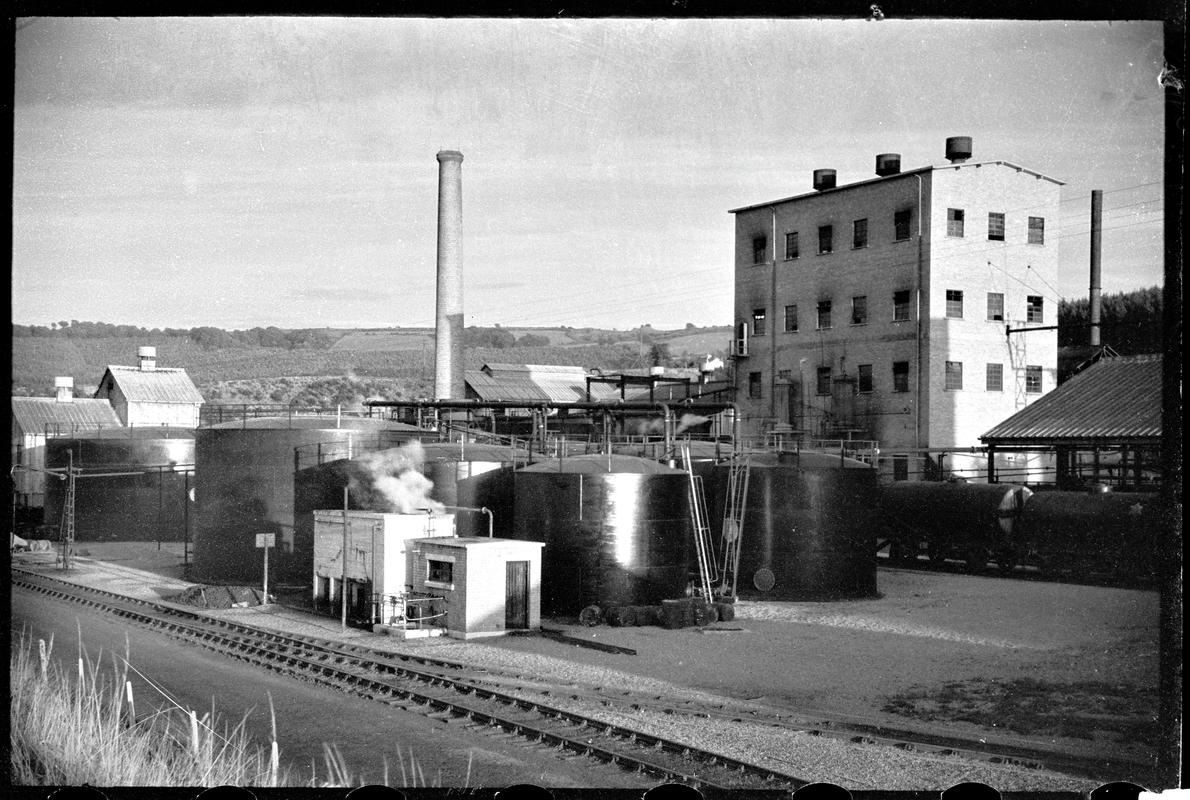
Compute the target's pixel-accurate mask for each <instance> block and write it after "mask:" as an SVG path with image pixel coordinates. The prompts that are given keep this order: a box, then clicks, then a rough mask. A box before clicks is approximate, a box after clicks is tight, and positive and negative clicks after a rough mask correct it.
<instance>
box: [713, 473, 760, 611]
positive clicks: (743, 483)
mask: <svg viewBox="0 0 1190 800" xmlns="http://www.w3.org/2000/svg"><path fill="white" fill-rule="evenodd" d="M751 473H752V468H751V464H750V463H749V459H748V456H747V455H746V454H745V455H744V457H743V458H742V459H741V458H739V457H733V458H732V460H731V467H730V469H729V471H728V476H727V503H726V504H725V505H724V508H723V569H722V570H720V573H719V574H720V576H721V577H722V581H721V583H720V584H719V595H720V596H721V597H731V598H734V597H735V596H736V579H737V578H738V577H739V571H740V542H741V541H742V540H743V534H744V509H745V506H746V503H747V501H748V477H749V476H750V475H751Z"/></svg>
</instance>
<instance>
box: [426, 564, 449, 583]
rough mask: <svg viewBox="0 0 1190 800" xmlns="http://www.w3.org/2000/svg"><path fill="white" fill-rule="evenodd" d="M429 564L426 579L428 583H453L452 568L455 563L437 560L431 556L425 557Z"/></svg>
mask: <svg viewBox="0 0 1190 800" xmlns="http://www.w3.org/2000/svg"><path fill="white" fill-rule="evenodd" d="M426 563H427V564H428V565H429V574H428V575H427V576H426V580H427V581H429V582H430V583H446V584H450V583H454V568H455V565H454V564H452V563H450V562H449V561H438V560H436V559H433V558H428V559H426Z"/></svg>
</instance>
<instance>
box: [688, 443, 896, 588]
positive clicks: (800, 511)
mask: <svg viewBox="0 0 1190 800" xmlns="http://www.w3.org/2000/svg"><path fill="white" fill-rule="evenodd" d="M749 467H750V469H749V474H748V494H747V497H746V500H745V504H744V519H743V527H742V529H741V530H742V532H741V540H740V558H739V572H738V575H737V582H736V593H737V594H738V595H740V596H743V597H756V598H763V599H770V600H827V599H836V598H856V597H873V596H875V594H876V562H875V559H874V555H873V553H874V549H875V524H874V523H875V508H876V498H877V483H876V470H875V469H873V468H872V467H871V466H870V465H868V464H866V463H864V462H862V461H857V460H854V459H849V458H841V457H840V456H839V455H837V454H826V453H819V452H805V451H803V452H800V453H779V454H774V453H758V454H753V455H751V456H750V457H749ZM710 474H711V478H710V481H711V482H712V483H713V485H714V491H713V492H708V495H710V496H711V497H713V500H711V501H710V508H709V509H708V513H709V515H710V523H711V532H712V537H713V539H714V540H715V541H716V546H717V547H718V546H719V545H718V542H719V540H720V531H721V528H722V525H723V509H724V505H725V503H726V496H727V487H728V480H729V475H730V465H729V464H717V465H715V466H714V467H713V468H712V469H711V471H710ZM708 499H710V498H708Z"/></svg>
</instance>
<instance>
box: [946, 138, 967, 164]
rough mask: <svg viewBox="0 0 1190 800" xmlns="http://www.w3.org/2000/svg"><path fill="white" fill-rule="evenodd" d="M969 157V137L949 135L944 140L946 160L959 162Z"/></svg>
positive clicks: (953, 162)
mask: <svg viewBox="0 0 1190 800" xmlns="http://www.w3.org/2000/svg"><path fill="white" fill-rule="evenodd" d="M970 157H971V137H970V136H951V137H950V138H949V139H947V140H946V160H947V161H949V162H951V163H952V164H961V163H963V162H964V161H966V160H967V159H968V158H970Z"/></svg>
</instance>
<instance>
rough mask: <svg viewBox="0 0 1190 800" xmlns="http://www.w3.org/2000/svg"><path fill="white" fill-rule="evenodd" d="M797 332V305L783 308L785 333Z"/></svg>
mask: <svg viewBox="0 0 1190 800" xmlns="http://www.w3.org/2000/svg"><path fill="white" fill-rule="evenodd" d="M796 330H797V305H792V306H785V332H786V333H793V332H794V331H796Z"/></svg>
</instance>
